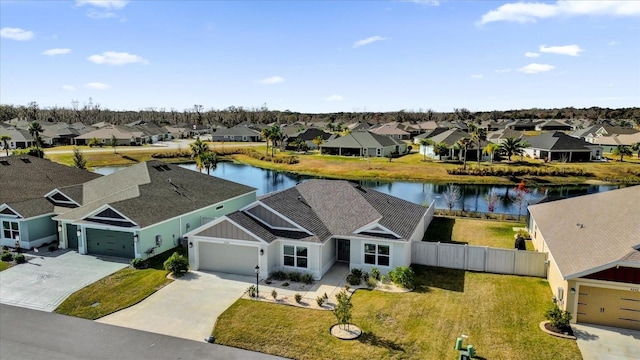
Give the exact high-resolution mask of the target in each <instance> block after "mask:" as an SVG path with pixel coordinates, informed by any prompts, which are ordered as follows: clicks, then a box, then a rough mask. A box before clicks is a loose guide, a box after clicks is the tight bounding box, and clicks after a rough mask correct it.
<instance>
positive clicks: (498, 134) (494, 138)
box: [487, 129, 524, 144]
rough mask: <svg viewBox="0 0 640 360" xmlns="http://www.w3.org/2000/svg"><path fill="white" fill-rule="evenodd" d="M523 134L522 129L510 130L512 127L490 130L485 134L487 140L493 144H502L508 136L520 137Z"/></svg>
mask: <svg viewBox="0 0 640 360" xmlns="http://www.w3.org/2000/svg"><path fill="white" fill-rule="evenodd" d="M523 136H524V135H523V134H522V131H518V130H512V129H501V130H497V131H492V132H490V133H488V134H487V141H489V142H492V143H494V144H502V143H503V142H504V141H505V140H506V139H508V138H514V139H522V137H523Z"/></svg>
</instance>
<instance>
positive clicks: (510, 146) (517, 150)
mask: <svg viewBox="0 0 640 360" xmlns="http://www.w3.org/2000/svg"><path fill="white" fill-rule="evenodd" d="M525 147H527V144H526V143H524V142H523V141H522V140H520V139H516V138H513V137H508V138H506V139H505V140H504V142H503V143H502V144H500V150H502V151H504V153H505V154H507V157H508V158H509V161H511V156H513V155H522V154H523V152H524V148H525Z"/></svg>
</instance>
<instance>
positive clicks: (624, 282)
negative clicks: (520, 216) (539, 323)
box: [529, 186, 640, 330]
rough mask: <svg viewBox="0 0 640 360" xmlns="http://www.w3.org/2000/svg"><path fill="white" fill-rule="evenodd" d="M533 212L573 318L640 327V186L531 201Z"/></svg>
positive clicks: (554, 284)
mask: <svg viewBox="0 0 640 360" xmlns="http://www.w3.org/2000/svg"><path fill="white" fill-rule="evenodd" d="M529 214H530V219H529V231H530V232H531V236H532V241H533V244H534V246H535V248H536V250H537V251H541V252H546V253H548V255H549V257H548V259H549V260H548V261H549V269H548V272H547V274H548V275H547V278H548V280H549V285H550V286H551V290H552V292H553V296H554V298H555V300H556V303H557V304H558V306H559V307H560V308H561V309H563V310H566V311H569V312H570V313H571V314H572V315H573V319H572V322H579V323H590V324H598V325H605V326H614V327H621V328H627V329H634V330H640V218H639V217H638V215H639V214H640V186H632V187H627V188H623V189H618V190H611V191H607V192H602V193H597V194H592V195H585V196H579V197H575V198H570V199H565V200H559V201H554V202H547V203H541V204H536V205H531V206H529Z"/></svg>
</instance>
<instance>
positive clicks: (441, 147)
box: [433, 142, 449, 161]
mask: <svg viewBox="0 0 640 360" xmlns="http://www.w3.org/2000/svg"><path fill="white" fill-rule="evenodd" d="M447 151H449V147H448V146H447V144H445V143H443V142H439V143H437V144H435V145H433V152H434V153H435V154H436V155H438V159H439V160H440V161H442V155H446V153H447Z"/></svg>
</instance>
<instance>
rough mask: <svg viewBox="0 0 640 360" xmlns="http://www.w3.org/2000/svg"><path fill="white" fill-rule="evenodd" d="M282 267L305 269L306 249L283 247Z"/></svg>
mask: <svg viewBox="0 0 640 360" xmlns="http://www.w3.org/2000/svg"><path fill="white" fill-rule="evenodd" d="M283 253H284V266H293V267H299V268H307V248H306V247H304V246H292V245H285V246H284V249H283Z"/></svg>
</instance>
